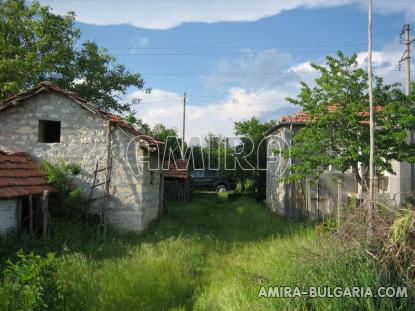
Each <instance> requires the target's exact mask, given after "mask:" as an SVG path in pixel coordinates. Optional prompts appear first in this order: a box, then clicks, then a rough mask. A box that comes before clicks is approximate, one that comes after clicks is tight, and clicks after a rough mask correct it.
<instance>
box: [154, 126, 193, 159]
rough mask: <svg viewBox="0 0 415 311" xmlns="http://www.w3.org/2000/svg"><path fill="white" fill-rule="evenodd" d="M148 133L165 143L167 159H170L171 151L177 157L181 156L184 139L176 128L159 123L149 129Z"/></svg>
mask: <svg viewBox="0 0 415 311" xmlns="http://www.w3.org/2000/svg"><path fill="white" fill-rule="evenodd" d="M148 135H149V136H151V137H153V138H155V139H157V140H160V141H162V142H164V143H165V145H164V150H165V153H166V155H165V159H166V160H167V159H168V155H169V153H170V152H172V153H173V155H174V156H175V157H176V158H177V157H180V156H181V153H180V149H181V142H182V140H181V138H178V135H177V129H176V128H169V127H167V126H165V125H163V124H161V123H157V124H155V125H154V127H153V128H152V129H151V130H150V131H149V133H148ZM185 148H186V147H185Z"/></svg>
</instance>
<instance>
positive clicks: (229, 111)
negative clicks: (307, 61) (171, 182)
mask: <svg viewBox="0 0 415 311" xmlns="http://www.w3.org/2000/svg"><path fill="white" fill-rule="evenodd" d="M288 95H289V94H287V93H284V92H280V91H277V90H266V89H260V90H257V91H254V92H248V91H246V90H244V89H242V88H231V89H229V92H228V95H227V97H226V98H225V99H224V100H222V101H218V102H212V103H210V104H208V105H204V106H199V105H194V104H192V100H191V94H190V96H189V103H188V105H187V109H186V112H187V113H186V120H187V122H186V124H187V125H186V128H187V130H186V131H187V135H186V137H187V139H188V138H189V137H190V136H200V137H204V136H206V134H207V133H209V132H211V133H214V134H222V135H227V136H232V135H233V123H234V122H235V121H242V120H246V119H249V118H251V117H252V116H258V115H260V114H263V113H267V112H271V111H275V110H278V109H280V108H284V107H285V106H286V104H284V98H285V97H286V96H288ZM131 97H138V98H141V103H140V104H139V105H137V106H136V107H135V110H136V112H137V116H138V117H139V118H141V119H143V121H145V122H147V123H149V124H150V125H151V126H154V125H155V124H156V123H163V124H165V125H167V126H169V127H175V128H176V129H181V126H182V109H183V106H182V105H183V104H182V102H183V98H182V96H181V95H179V94H176V93H173V92H168V91H164V90H159V89H154V90H153V91H152V93H151V94H146V93H145V92H144V91H137V92H134V93H132V94H130V98H131ZM179 132H180V131H179Z"/></svg>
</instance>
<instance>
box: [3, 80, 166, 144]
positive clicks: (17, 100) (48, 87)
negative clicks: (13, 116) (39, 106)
mask: <svg viewBox="0 0 415 311" xmlns="http://www.w3.org/2000/svg"><path fill="white" fill-rule="evenodd" d="M42 92H47V93H48V92H54V93H58V94H61V95H62V96H65V97H68V98H70V99H72V100H73V101H74V102H76V103H77V104H78V105H80V106H81V107H82V108H83V109H86V110H89V111H90V112H92V113H94V114H98V115H99V116H100V117H102V118H104V119H106V120H109V121H111V122H112V123H113V124H116V125H118V126H119V127H122V128H124V129H127V130H128V131H130V132H131V133H133V134H134V135H137V136H138V135H141V134H142V133H140V132H139V130H138V129H137V127H136V126H134V125H133V124H131V123H130V122H128V121H126V120H124V118H123V117H121V116H119V115H115V114H112V113H109V112H107V111H105V110H103V109H101V108H99V107H98V106H97V105H95V104H94V103H92V102H90V101H88V100H86V99H85V98H82V97H79V96H78V95H77V94H76V93H74V92H70V91H65V90H62V89H61V88H60V87H59V86H57V85H55V84H53V83H51V82H48V81H43V82H40V83H39V84H38V85H37V87H35V88H34V89H32V90H29V91H26V92H22V93H19V94H17V95H14V96H12V97H10V98H8V99H6V100H5V101H4V102H2V103H0V112H1V111H3V110H6V109H8V108H11V107H14V106H17V105H19V104H22V103H23V102H24V101H25V100H26V99H29V98H31V97H33V96H35V95H37V94H40V93H42ZM143 139H144V138H143ZM145 140H146V141H147V142H148V143H149V145H150V146H155V145H158V144H162V143H163V142H160V141H157V140H155V139H153V138H151V137H149V136H146V138H145Z"/></svg>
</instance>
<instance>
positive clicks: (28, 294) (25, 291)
mask: <svg viewBox="0 0 415 311" xmlns="http://www.w3.org/2000/svg"><path fill="white" fill-rule="evenodd" d="M17 258H18V260H17V261H16V262H15V263H13V262H12V261H10V260H9V261H8V262H7V267H6V268H5V269H4V271H3V276H4V278H3V281H2V284H1V287H0V300H1V301H2V302H3V303H2V305H0V309H1V310H45V309H51V308H54V307H55V306H58V305H59V304H60V303H61V302H62V299H63V295H62V290H61V287H60V285H59V284H58V282H57V278H56V274H57V262H56V260H55V256H54V255H53V254H52V253H50V254H48V255H47V256H46V257H45V258H42V257H40V256H38V255H35V254H33V253H30V254H28V255H25V254H24V253H23V252H22V251H19V252H18V253H17Z"/></svg>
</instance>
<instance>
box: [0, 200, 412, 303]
mask: <svg viewBox="0 0 415 311" xmlns="http://www.w3.org/2000/svg"><path fill="white" fill-rule="evenodd" d="M20 248H22V249H23V250H24V251H25V252H28V251H31V250H34V251H35V252H37V253H39V254H42V255H46V254H47V253H49V252H54V253H56V256H57V259H56V260H57V261H58V263H59V265H58V267H59V268H58V274H57V278H58V280H59V284H60V285H61V291H62V296H63V300H62V302H61V303H60V305H59V306H57V307H56V309H60V310H270V309H273V310H360V309H361V310H378V309H383V310H393V309H394V308H398V307H401V309H402V310H404V307H405V306H406V305H405V304H406V303H408V301H406V300H401V301H396V300H393V299H384V300H381V299H379V298H373V299H335V298H331V299H328V298H327V299H324V298H316V299H307V298H301V299H288V298H258V293H259V289H260V287H261V286H266V287H268V286H300V287H305V288H306V287H308V286H333V287H334V286H371V287H377V286H388V285H389V284H386V283H387V282H388V279H387V278H386V277H385V276H382V275H381V274H380V273H379V269H378V268H377V267H376V265H375V264H374V263H373V262H372V260H371V259H370V258H369V257H368V256H366V255H365V254H362V253H360V252H358V251H353V252H346V253H345V252H344V251H343V250H342V248H341V247H340V246H339V245H337V241H336V240H335V239H334V238H329V237H327V238H323V239H321V238H317V237H316V235H315V229H314V228H313V227H311V226H306V225H303V224H298V223H294V222H291V221H288V220H285V219H282V218H276V217H273V216H271V215H270V214H269V213H268V211H267V210H266V208H265V207H264V206H262V205H261V204H259V203H257V202H256V201H255V200H254V199H252V198H250V197H242V198H240V199H237V200H235V201H227V200H226V199H223V198H222V199H218V198H217V197H216V195H215V194H205V195H200V196H197V197H195V198H194V200H193V202H192V203H190V204H187V205H170V206H169V207H168V212H167V215H166V216H164V217H163V218H162V219H161V220H160V221H159V222H158V223H156V224H154V225H153V226H152V227H151V228H150V229H149V230H147V231H146V232H145V233H143V234H141V235H139V234H132V233H118V232H116V231H110V232H109V236H108V238H107V240H106V241H105V243H104V242H103V241H102V240H101V235H100V234H99V230H98V228H97V227H96V226H93V225H91V224H85V223H79V222H72V223H71V222H68V221H58V222H56V221H55V223H54V229H53V237H52V239H51V241H49V242H47V243H43V242H40V241H37V240H35V239H33V238H30V237H23V238H22V237H20V238H12V237H9V238H7V239H2V240H0V249H1V250H2V253H0V259H2V262H3V265H2V267H3V268H4V260H5V259H6V258H7V257H11V258H12V260H13V259H14V256H13V254H14V253H15V252H16V251H17V250H18V249H20ZM5 282H6V280H3V284H2V286H1V287H0V298H1V299H14V298H13V297H9V298H5V297H2V296H1V288H4V287H5V286H6V285H7V284H5ZM385 282H386V283H385ZM4 305H5V304H3V305H0V310H1V309H2V306H4Z"/></svg>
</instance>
